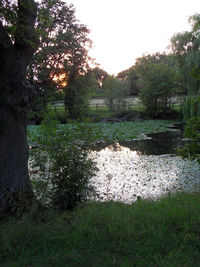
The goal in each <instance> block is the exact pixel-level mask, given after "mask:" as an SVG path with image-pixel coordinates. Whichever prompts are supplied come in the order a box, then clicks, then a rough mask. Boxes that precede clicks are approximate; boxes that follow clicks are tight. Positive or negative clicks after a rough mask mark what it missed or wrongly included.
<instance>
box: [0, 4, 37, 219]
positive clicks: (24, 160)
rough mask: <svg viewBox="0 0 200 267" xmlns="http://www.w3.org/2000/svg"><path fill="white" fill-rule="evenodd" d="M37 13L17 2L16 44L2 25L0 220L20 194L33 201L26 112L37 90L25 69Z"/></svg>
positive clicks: (32, 46) (0, 32)
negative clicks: (29, 81)
mask: <svg viewBox="0 0 200 267" xmlns="http://www.w3.org/2000/svg"><path fill="white" fill-rule="evenodd" d="M36 14H37V8H36V4H35V2H34V1H33V0H18V20H17V21H16V32H15V35H14V41H13V39H11V38H10V35H9V34H8V33H7V31H6V29H5V27H4V26H3V24H2V22H0V217H1V216H2V215H3V214H4V213H5V212H6V211H8V212H10V211H11V210H13V209H14V206H15V200H16V201H20V195H21V202H23V203H24V204H25V203H26V205H27V203H28V202H27V201H26V200H25V195H28V196H29V198H32V193H31V186H30V178H29V175H28V146H27V136H26V126H27V125H26V113H27V110H28V108H29V106H30V105H31V102H32V97H33V94H34V90H33V89H32V88H31V87H30V86H29V84H28V82H27V81H26V69H27V66H28V64H29V62H30V60H31V58H32V56H33V53H34V51H35V49H36V35H35V34H34V33H35V31H34V24H35V20H36ZM18 205H21V204H16V207H17V206H18ZM23 208H25V207H22V206H20V209H21V211H22V210H23Z"/></svg>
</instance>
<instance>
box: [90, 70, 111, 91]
mask: <svg viewBox="0 0 200 267" xmlns="http://www.w3.org/2000/svg"><path fill="white" fill-rule="evenodd" d="M91 72H93V73H94V75H95V78H96V80H97V83H98V86H99V87H102V86H103V84H104V81H105V80H106V79H107V78H108V76H109V74H108V73H107V72H106V71H105V70H103V69H101V68H99V67H96V68H94V69H92V70H91Z"/></svg>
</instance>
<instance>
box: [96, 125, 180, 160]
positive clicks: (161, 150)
mask: <svg viewBox="0 0 200 267" xmlns="http://www.w3.org/2000/svg"><path fill="white" fill-rule="evenodd" d="M181 138H182V131H180V130H171V131H167V132H161V133H154V134H147V135H146V137H145V138H144V139H141V140H133V141H123V142H120V141H119V145H120V146H123V147H127V148H129V149H130V150H132V151H138V152H139V153H140V154H143V155H162V154H177V148H179V147H181V146H182V144H183V141H182V139H181ZM112 145H114V143H111V142H110V143H100V144H96V145H95V146H93V147H92V149H93V150H95V151H101V150H102V149H105V148H106V147H109V146H112Z"/></svg>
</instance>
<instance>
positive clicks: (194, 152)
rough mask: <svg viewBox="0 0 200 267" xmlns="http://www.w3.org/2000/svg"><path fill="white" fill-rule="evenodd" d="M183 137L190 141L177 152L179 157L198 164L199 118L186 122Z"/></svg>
mask: <svg viewBox="0 0 200 267" xmlns="http://www.w3.org/2000/svg"><path fill="white" fill-rule="evenodd" d="M184 136H185V138H189V139H190V141H189V142H188V143H187V144H185V145H184V147H183V148H182V149H180V150H179V153H180V155H181V156H182V157H183V158H189V159H197V160H198V161H199V162H200V117H193V118H191V119H189V120H188V121H187V123H186V126H185V132H184Z"/></svg>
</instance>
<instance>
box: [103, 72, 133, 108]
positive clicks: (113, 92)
mask: <svg viewBox="0 0 200 267" xmlns="http://www.w3.org/2000/svg"><path fill="white" fill-rule="evenodd" d="M128 90H129V85H128V83H127V82H124V81H121V80H119V79H118V78H116V77H114V76H109V77H108V78H107V79H106V80H105V82H104V91H105V98H106V103H107V105H108V107H109V109H110V110H113V109H114V104H116V105H117V106H118V107H120V106H122V105H123V104H124V103H125V97H126V96H127V95H128Z"/></svg>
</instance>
